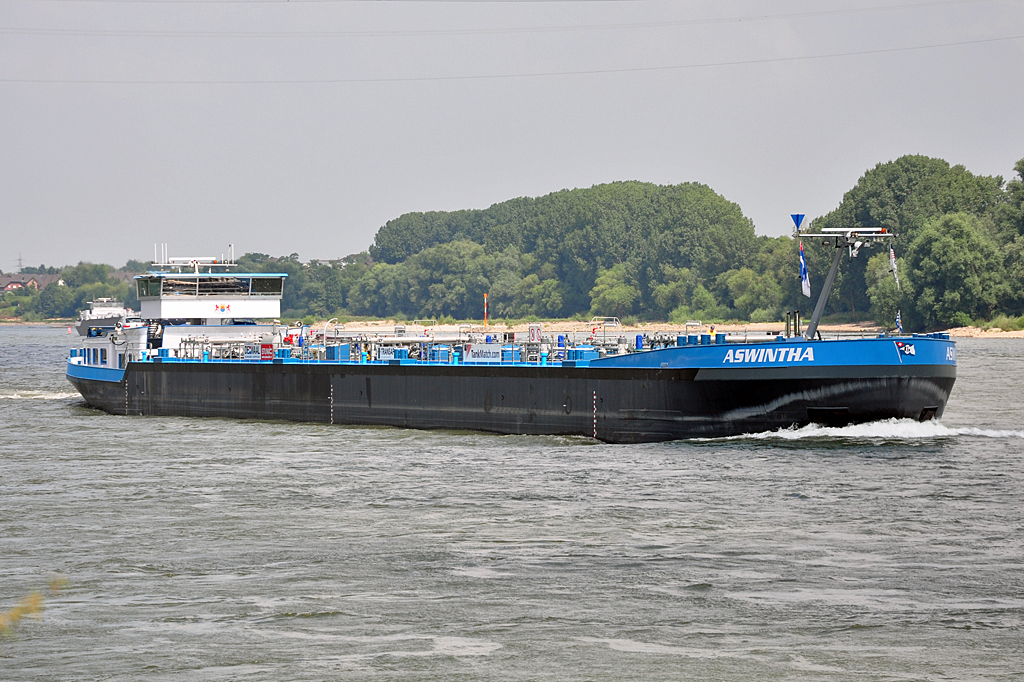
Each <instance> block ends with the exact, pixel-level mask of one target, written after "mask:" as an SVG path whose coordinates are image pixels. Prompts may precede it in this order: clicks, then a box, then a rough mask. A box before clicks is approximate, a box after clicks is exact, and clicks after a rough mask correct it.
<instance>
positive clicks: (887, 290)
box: [865, 250, 913, 327]
mask: <svg viewBox="0 0 1024 682" xmlns="http://www.w3.org/2000/svg"><path fill="white" fill-rule="evenodd" d="M896 271H897V273H903V274H902V277H901V279H900V288H897V287H896V278H895V277H893V273H892V266H891V264H890V263H889V252H888V250H886V251H884V252H881V253H876V254H875V255H873V256H871V258H869V259H868V261H867V270H866V271H865V279H866V280H867V288H868V299H869V300H870V301H871V317H872V318H873V319H874V320H875V323H876V324H879V325H882V326H884V327H893V326H895V324H896V312H897V311H900V310H903V309H904V308H906V309H907V312H908V313H910V312H912V311H913V305H912V301H913V297H912V296H909V294H910V292H911V289H910V287H911V282H910V279H909V278H908V277H907V270H906V260H905V259H903V258H897V259H896ZM910 319H911V318H908V322H909V321H910Z"/></svg>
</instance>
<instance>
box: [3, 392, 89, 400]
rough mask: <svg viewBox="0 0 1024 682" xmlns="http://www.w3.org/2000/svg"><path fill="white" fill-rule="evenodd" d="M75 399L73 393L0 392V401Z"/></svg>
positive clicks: (75, 393) (75, 395)
mask: <svg viewBox="0 0 1024 682" xmlns="http://www.w3.org/2000/svg"><path fill="white" fill-rule="evenodd" d="M77 397H78V393H77V392H75V391H30V390H24V391H19V390H16V391H0V400H67V399H69V398H77Z"/></svg>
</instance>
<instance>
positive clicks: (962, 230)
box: [907, 213, 1007, 328]
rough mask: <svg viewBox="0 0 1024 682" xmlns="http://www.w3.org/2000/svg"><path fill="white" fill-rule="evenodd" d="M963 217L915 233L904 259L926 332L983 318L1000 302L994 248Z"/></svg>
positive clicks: (966, 216)
mask: <svg viewBox="0 0 1024 682" xmlns="http://www.w3.org/2000/svg"><path fill="white" fill-rule="evenodd" d="M979 223H980V219H979V218H976V217H975V216H972V215H970V214H967V213H955V214H950V215H944V216H942V217H940V218H938V219H936V220H933V221H930V222H928V223H926V224H925V226H924V227H922V228H921V230H920V231H919V232H918V235H917V238H916V239H914V241H913V242H912V243H911V245H910V249H909V250H908V253H907V266H908V270H909V276H910V278H911V281H913V287H914V306H915V310H916V312H917V316H918V318H919V319H920V320H921V322H922V323H923V325H924V326H925V327H927V328H932V327H936V326H953V327H956V326H964V325H966V324H970V323H971V320H972V319H974V318H975V317H988V316H990V315H991V314H992V312H993V311H994V310H995V308H996V304H997V301H998V300H999V299H1000V297H1002V296H1005V293H1006V292H1005V291H1004V290H1005V289H1006V288H1007V287H1006V283H1005V279H1004V273H1003V269H1002V267H1001V262H1000V261H1001V258H1000V255H999V252H998V250H997V247H996V244H995V243H994V242H993V241H992V240H991V239H990V238H989V237H988V236H987V235H986V234H985V232H984V231H983V230H982V229H981V227H980V226H979Z"/></svg>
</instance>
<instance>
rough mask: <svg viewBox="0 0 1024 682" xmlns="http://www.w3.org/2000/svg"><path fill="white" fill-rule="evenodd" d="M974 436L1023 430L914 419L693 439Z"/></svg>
mask: <svg viewBox="0 0 1024 682" xmlns="http://www.w3.org/2000/svg"><path fill="white" fill-rule="evenodd" d="M957 436H977V437H981V438H1024V431H1011V430H1000V429H978V428H974V427H957V426H946V425H945V424H943V423H942V422H939V421H936V420H934V419H933V420H930V421H926V422H919V421H915V420H913V419H885V420H883V421H877V422H868V423H866V424H852V425H850V426H838V427H831V426H821V425H819V424H808V425H807V426H802V427H800V428H789V429H778V430H776V431H764V432H762V433H747V434H743V435H740V436H727V437H725V438H695V439H694V440H699V441H720V440H804V439H832V440H841V439H850V440H927V439H932V438H955V437H957Z"/></svg>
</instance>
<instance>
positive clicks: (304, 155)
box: [0, 0, 1024, 272]
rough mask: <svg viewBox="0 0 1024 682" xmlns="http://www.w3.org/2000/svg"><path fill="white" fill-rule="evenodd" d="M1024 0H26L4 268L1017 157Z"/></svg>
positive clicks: (834, 183)
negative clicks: (612, 185)
mask: <svg viewBox="0 0 1024 682" xmlns="http://www.w3.org/2000/svg"><path fill="white" fill-rule="evenodd" d="M1022 66H1024V2H1022V1H1021V0H959V1H931V2H929V1H927V0H837V1H835V2H822V1H821V0H774V1H772V2H767V1H766V0H715V1H714V2H711V1H708V2H705V1H702V0H692V1H686V0H587V1H577V2H562V1H558V0H536V1H532V2H515V1H512V0H494V1H491V2H472V1H467V0H462V1H459V0H453V1H448V2H435V1H431V0H404V1H402V0H367V1H360V0H219V1H214V0H3V2H2V3H0V270H3V271H4V272H11V271H16V269H17V267H18V259H19V257H20V258H22V259H23V261H24V264H25V265H26V266H28V265H33V266H35V265H39V264H46V265H57V266H60V265H64V264H74V263H77V262H79V261H86V262H103V263H109V264H112V265H114V266H120V265H123V264H124V263H125V262H126V261H127V260H128V259H139V260H145V259H151V258H152V257H153V244H154V243H155V242H167V243H168V244H169V252H170V254H171V255H172V256H220V255H221V254H226V253H227V252H228V248H229V247H228V245H229V244H234V245H235V252H236V254H238V255H241V254H242V253H245V252H260V253H267V254H270V255H288V254H291V253H298V254H299V257H300V258H301V259H302V260H304V261H305V260H309V259H314V258H315V259H333V258H340V257H342V256H345V255H348V254H351V253H357V252H359V251H362V250H364V249H366V248H367V247H368V246H369V245H370V244H371V243H372V241H373V236H374V234H375V232H376V231H377V229H378V228H379V227H380V226H382V225H383V224H384V223H385V222H387V221H388V220H391V219H393V218H396V217H398V216H400V215H402V214H403V213H408V212H411V211H437V210H457V209H466V208H486V207H487V206H490V205H492V204H495V203H498V202H501V201H505V200H507V199H511V198H514V197H520V196H541V195H544V194H548V193H550V192H555V191H558V190H561V189H565V188H575V187H590V186H593V185H596V184H601V183H606V182H614V181H620V180H642V181H646V182H653V183H658V184H671V183H681V182H698V183H703V184H706V185H708V186H710V187H711V188H712V189H714V190H715V191H716V192H718V193H719V194H721V195H723V196H724V197H725V198H727V199H729V200H730V201H733V202H735V203H737V204H738V205H739V206H740V208H741V209H742V210H743V212H744V214H745V215H746V216H748V217H749V218H750V219H751V220H753V222H754V225H755V228H756V229H757V232H758V234H766V235H773V236H774V235H781V234H788V233H789V232H790V231H791V229H792V223H791V220H790V218H789V215H790V214H791V213H805V214H807V215H808V217H814V216H818V215H823V214H825V213H827V212H828V211H830V210H832V209H834V208H835V207H836V206H837V205H838V204H839V202H840V201H841V200H842V197H843V194H844V193H845V192H847V191H848V190H850V189H851V188H852V187H853V186H854V185H855V184H856V182H857V180H858V179H859V178H860V177H861V176H862V175H863V174H864V172H865V171H866V170H868V169H870V168H872V167H874V166H875V165H876V164H878V163H884V162H886V161H890V160H893V159H896V158H898V157H900V156H903V155H905V154H925V155H928V156H933V157H939V158H943V159H945V160H947V161H949V162H950V163H951V164H962V165H964V166H965V167H966V168H967V169H968V170H970V171H971V172H973V173H976V174H982V175H1001V176H1003V178H1004V179H1006V180H1009V179H1011V178H1012V177H1014V173H1013V166H1014V164H1015V163H1016V162H1017V160H1019V159H1021V158H1024V126H1022V125H1021V119H1020V116H1021V112H1022V111H1024V69H1022Z"/></svg>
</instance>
